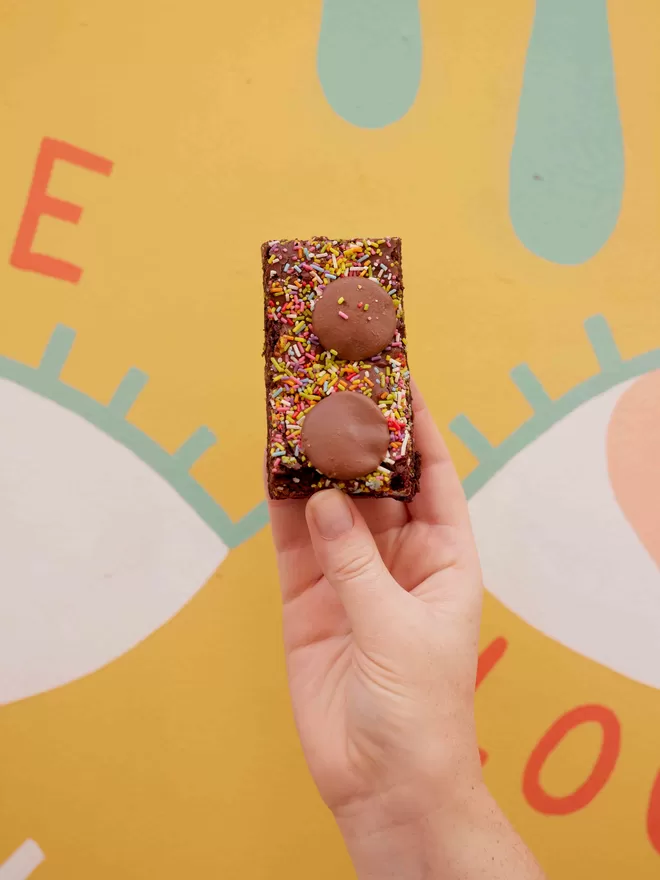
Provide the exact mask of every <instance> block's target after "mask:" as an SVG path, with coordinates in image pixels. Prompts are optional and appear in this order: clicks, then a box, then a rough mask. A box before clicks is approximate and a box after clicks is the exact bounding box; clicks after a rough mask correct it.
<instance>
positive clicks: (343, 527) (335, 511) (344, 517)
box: [309, 489, 353, 541]
mask: <svg viewBox="0 0 660 880" xmlns="http://www.w3.org/2000/svg"><path fill="white" fill-rule="evenodd" d="M309 506H310V510H311V514H312V519H313V520H314V525H315V526H316V528H317V529H318V530H319V532H320V534H321V536H322V537H323V538H325V539H326V541H333V540H334V539H335V538H338V537H339V536H340V535H343V534H345V533H346V532H348V531H350V530H351V529H352V528H353V513H352V511H351V507H350V505H349V503H348V501H347V499H346V496H345V495H344V493H343V492H340V491H339V489H328V490H327V491H326V492H319V493H318V494H317V495H314V496H313V497H312V500H311V501H310V505H309Z"/></svg>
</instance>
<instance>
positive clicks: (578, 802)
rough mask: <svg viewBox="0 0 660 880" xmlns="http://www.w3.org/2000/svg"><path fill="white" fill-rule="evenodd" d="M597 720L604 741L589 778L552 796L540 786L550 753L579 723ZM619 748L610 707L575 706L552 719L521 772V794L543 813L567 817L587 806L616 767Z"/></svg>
mask: <svg viewBox="0 0 660 880" xmlns="http://www.w3.org/2000/svg"><path fill="white" fill-rule="evenodd" d="M593 722H596V724H600V726H601V728H602V730H603V744H602V746H601V749H600V754H599V755H598V760H597V761H596V764H595V766H594V768H593V770H592V771H591V773H590V774H589V777H588V778H587V779H586V780H585V782H583V783H582V785H581V786H580V787H579V788H577V789H576V790H575V791H574V792H572V793H571V794H568V795H565V796H564V797H555V796H554V795H550V794H548V793H547V791H545V790H544V789H543V788H541V782H540V775H541V770H542V769H543V765H544V764H545V762H546V760H547V759H548V757H549V755H550V754H551V753H552V752H554V750H555V749H556V748H557V746H558V745H559V743H560V742H561V741H562V740H563V739H564V737H565V736H567V734H568V733H570V731H571V730H574V729H575V728H576V727H579V726H580V725H581V724H590V723H593ZM620 749H621V725H620V724H619V719H618V718H617V717H616V715H615V714H614V712H612V710H611V709H606V708H605V706H578V707H577V708H576V709H572V710H571V711H570V712H567V713H566V714H565V715H562V717H561V718H560V719H559V720H558V721H555V723H554V724H553V725H552V727H551V728H550V730H548V731H547V733H544V734H543V736H542V737H541V740H540V742H539V744H538V745H537V746H536V748H535V749H534V751H533V752H532V754H531V755H530V758H529V761H528V762H527V766H526V767H525V772H524V774H523V794H524V795H525V797H526V798H527V802H528V804H529V805H530V807H532V808H533V809H534V810H537V811H538V812H539V813H543V814H544V815H546V816H567V815H568V814H569V813H576V812H577V811H578V810H581V809H583V808H584V807H586V806H588V805H589V804H590V803H591V801H592V800H593V799H594V798H595V797H596V795H597V794H598V793H599V792H600V791H601V789H602V788H603V786H604V785H605V783H606V782H607V781H608V779H609V778H610V776H611V775H612V772H613V770H614V768H615V766H616V762H617V760H618V757H619V751H620Z"/></svg>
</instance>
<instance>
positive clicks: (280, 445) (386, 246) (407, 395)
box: [261, 237, 420, 501]
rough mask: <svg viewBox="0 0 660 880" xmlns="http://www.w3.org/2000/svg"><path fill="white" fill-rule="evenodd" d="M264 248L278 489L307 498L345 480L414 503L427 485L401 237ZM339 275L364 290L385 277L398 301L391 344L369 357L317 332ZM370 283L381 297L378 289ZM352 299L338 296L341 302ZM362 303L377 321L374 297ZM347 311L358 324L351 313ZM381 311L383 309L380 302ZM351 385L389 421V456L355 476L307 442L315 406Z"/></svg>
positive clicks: (274, 488)
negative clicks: (320, 458) (319, 311)
mask: <svg viewBox="0 0 660 880" xmlns="http://www.w3.org/2000/svg"><path fill="white" fill-rule="evenodd" d="M261 254H262V266H263V285H264V294H265V303H264V320H265V347H264V354H265V380H266V405H267V427H268V449H267V473H268V491H269V494H270V497H271V498H274V499H286V498H306V497H308V496H310V495H312V494H313V493H314V492H316V491H318V490H320V489H325V488H329V487H336V488H339V489H342V490H344V491H345V492H347V493H348V494H350V495H357V496H360V495H361V496H368V497H373V498H396V499H399V500H402V501H410V500H411V499H412V498H413V497H414V495H415V493H416V492H417V491H418V489H419V479H420V456H419V454H418V453H417V452H416V450H415V438H414V431H413V412H412V399H411V391H410V371H409V368H408V355H407V349H406V330H405V323H404V310H403V280H402V274H401V240H400V239H398V238H373V239H372V238H360V239H349V240H335V239H328V238H324V237H318V238H312V239H310V240H307V241H303V240H290V241H286V240H282V241H277V240H273V241H268V242H266V243H265V244H263V245H262V249H261ZM339 278H352V279H356V280H357V282H358V284H357V286H358V287H359V288H360V289H361V287H362V281H363V280H364V284H368V283H369V279H372V280H374V281H376V282H378V284H379V285H380V288H382V290H383V291H384V292H385V294H386V295H387V296H389V297H391V300H392V304H393V306H394V309H395V313H396V324H395V332H394V334H393V336H392V339H391V342H390V343H389V344H388V345H387V346H386V347H385V348H384V349H383V350H382V351H380V352H379V353H378V354H375V355H373V356H371V357H368V358H366V359H365V360H346V359H342V358H340V357H339V356H338V354H337V352H336V351H335V349H330V350H327V349H325V348H324V347H323V346H322V345H321V342H320V340H319V338H318V336H317V335H316V333H315V332H314V327H313V323H312V322H313V314H314V306H315V304H316V302H317V301H318V300H319V298H320V297H322V296H323V295H324V293H325V291H326V290H327V289H328V288H329V285H331V283H332V282H333V281H336V280H337V279H339ZM376 289H378V288H376ZM368 291H369V292H370V293H372V297H373V289H372V288H371V287H369V288H368ZM330 295H332V291H331V290H329V293H328V296H330ZM342 299H343V298H341V297H340V299H338V300H337V302H338V303H339V306H338V309H339V310H341V301H342ZM357 305H358V306H359V308H360V309H363V310H364V311H363V312H362V313H361V314H360V318H361V319H362V321H363V323H364V322H365V321H371V320H372V317H371V315H369V316H368V317H367V316H366V309H365V307H364V305H363V304H362V303H361V302H360V303H358V304H357ZM381 305H382V302H381ZM387 305H388V308H389V307H390V306H389V303H388V304H387ZM367 308H368V305H367ZM339 314H340V317H341V318H346V320H347V322H348V316H347V315H346V314H344V313H343V312H341V311H339ZM372 314H373V315H374V316H375V314H376V313H375V312H374V311H373V309H372ZM374 320H377V317H374ZM347 326H348V324H347ZM364 326H368V327H370V328H371V327H375V326H376V325H374V324H370V325H366V324H364ZM318 332H319V333H320V332H321V331H320V330H319V331H318ZM321 335H322V334H321ZM338 347H340V346H338ZM345 391H351V392H358V393H361V394H364V395H365V396H366V397H369V398H370V399H371V400H372V401H373V402H374V403H375V404H376V405H377V406H378V408H379V409H380V411H381V413H382V415H383V419H384V420H386V424H387V428H388V429H389V448H388V450H387V454H386V456H385V458H384V459H383V460H382V461H381V462H380V464H379V465H378V466H377V467H375V469H374V470H373V471H372V472H371V473H369V474H366V475H365V476H360V477H357V478H354V479H338V478H332V477H329V476H327V475H326V474H323V473H321V472H320V471H319V470H317V469H316V468H315V467H314V466H313V465H312V463H311V462H310V461H309V458H308V457H307V456H306V455H305V454H304V453H303V448H302V440H301V435H302V433H303V426H304V421H305V417H306V415H307V413H308V412H309V411H310V410H311V409H312V407H314V406H316V405H318V403H319V402H321V401H322V400H323V399H324V398H325V397H327V396H328V395H331V394H337V393H340V392H345Z"/></svg>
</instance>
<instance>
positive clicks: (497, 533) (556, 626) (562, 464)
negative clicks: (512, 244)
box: [470, 382, 660, 688]
mask: <svg viewBox="0 0 660 880" xmlns="http://www.w3.org/2000/svg"><path fill="white" fill-rule="evenodd" d="M630 384H631V383H630V382H624V383H621V384H619V385H617V386H615V387H614V388H612V389H610V390H609V391H607V392H605V393H603V394H601V395H600V396H598V397H595V398H593V399H592V400H590V401H588V402H586V403H584V404H583V405H582V406H580V407H579V408H578V409H576V410H575V411H574V412H572V413H570V414H569V415H567V416H566V417H565V418H564V419H563V420H562V421H560V422H558V423H557V424H555V425H554V426H553V427H551V428H550V429H549V430H548V431H547V432H546V433H545V434H543V435H542V436H540V437H539V438H538V439H537V440H535V441H534V442H533V443H531V444H530V445H529V446H528V447H526V448H525V449H523V450H522V451H521V452H519V453H518V454H517V455H516V456H515V457H514V458H512V459H511V460H510V461H509V462H508V464H506V465H504V467H503V468H502V469H501V470H500V471H499V472H498V473H497V474H495V475H494V476H493V477H492V478H491V479H490V480H489V481H488V482H487V483H486V484H485V485H484V486H483V487H482V488H481V489H479V491H478V492H477V493H476V494H475V495H474V496H473V497H472V499H471V501H470V511H471V514H472V517H473V522H474V528H475V534H476V538H477V543H478V546H479V551H480V554H481V559H482V563H483V568H484V578H485V583H486V586H487V588H488V589H489V590H490V591H491V592H492V593H493V594H494V595H495V596H496V597H497V598H498V599H500V600H501V601H502V602H503V603H504V604H505V605H506V606H507V607H508V608H510V609H511V610H512V611H514V612H515V613H516V614H518V615H519V616H520V617H521V618H523V620H525V621H527V622H528V623H530V624H531V625H532V626H534V627H536V628H537V629H539V630H540V631H541V632H543V633H545V634H546V635H548V636H550V637H551V638H554V639H556V640H557V641H559V642H561V643H562V644H564V645H566V646H567V647H569V648H572V649H573V650H574V651H577V652H578V653H580V654H583V655H584V656H586V657H590V658H591V659H593V660H596V661H597V662H599V663H602V664H604V665H605V666H608V667H610V668H611V669H613V670H615V671H617V672H620V673H622V674H623V675H626V676H628V677H629V678H632V679H635V680H636V681H639V682H642V683H644V684H648V685H651V686H653V687H656V688H660V637H659V635H658V634H659V633H660V572H659V571H658V567H657V566H656V564H655V562H654V561H653V559H652V558H651V556H650V555H649V554H648V552H647V551H646V550H645V548H644V547H643V545H642V543H641V541H640V540H639V538H638V537H637V535H636V533H635V531H634V530H633V528H632V527H631V526H630V524H629V523H628V521H627V520H626V518H625V517H624V515H623V513H622V511H621V509H620V507H619V505H618V503H617V501H616V498H615V496H614V492H613V489H612V486H611V484H610V480H609V476H608V468H607V457H606V439H607V428H608V424H609V421H610V418H611V416H612V412H613V410H614V407H615V406H616V403H617V401H618V400H619V399H620V397H621V395H622V394H623V393H624V391H625V390H626V389H627V388H629V387H630Z"/></svg>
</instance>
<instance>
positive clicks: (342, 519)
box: [306, 489, 407, 640]
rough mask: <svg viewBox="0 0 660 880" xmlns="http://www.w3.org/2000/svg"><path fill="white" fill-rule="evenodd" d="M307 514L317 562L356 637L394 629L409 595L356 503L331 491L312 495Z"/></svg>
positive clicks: (340, 493)
mask: <svg viewBox="0 0 660 880" xmlns="http://www.w3.org/2000/svg"><path fill="white" fill-rule="evenodd" d="M306 515H307V524H308V526H309V532H310V536H311V539H312V546H313V547H314V553H315V554H316V560H317V562H318V564H319V566H320V568H321V570H322V571H323V574H324V575H325V577H326V578H327V580H328V581H329V582H330V584H331V585H332V586H333V587H334V588H335V590H336V591H337V593H338V595H339V598H340V599H341V602H342V604H343V606H344V608H345V610H346V614H347V615H348V618H349V621H350V623H351V627H352V629H353V632H354V633H355V635H356V637H357V638H358V640H359V639H360V638H361V637H362V638H364V637H366V638H369V637H371V636H374V635H378V634H380V633H382V632H383V631H384V630H385V631H388V630H391V628H392V626H393V625H396V623H397V620H399V615H400V612H401V610H402V609H401V606H402V604H403V603H404V600H405V598H406V597H407V593H406V592H405V591H404V590H403V589H402V588H401V587H400V586H399V584H397V582H396V581H395V580H394V578H393V577H392V575H391V574H390V573H389V571H388V570H387V568H386V566H385V563H384V562H383V560H382V559H381V556H380V553H379V552H378V548H377V547H376V542H375V541H374V539H373V536H372V534H371V532H370V531H369V529H368V527H367V524H366V523H365V521H364V519H363V518H362V517H361V516H360V513H359V512H358V509H357V507H356V506H355V504H354V503H353V502H352V501H351V499H350V498H348V496H346V495H344V493H343V492H340V491H339V490H338V489H328V490H326V491H323V492H317V493H316V494H315V495H313V496H312V497H311V498H310V500H309V501H308V502H307V509H306Z"/></svg>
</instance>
